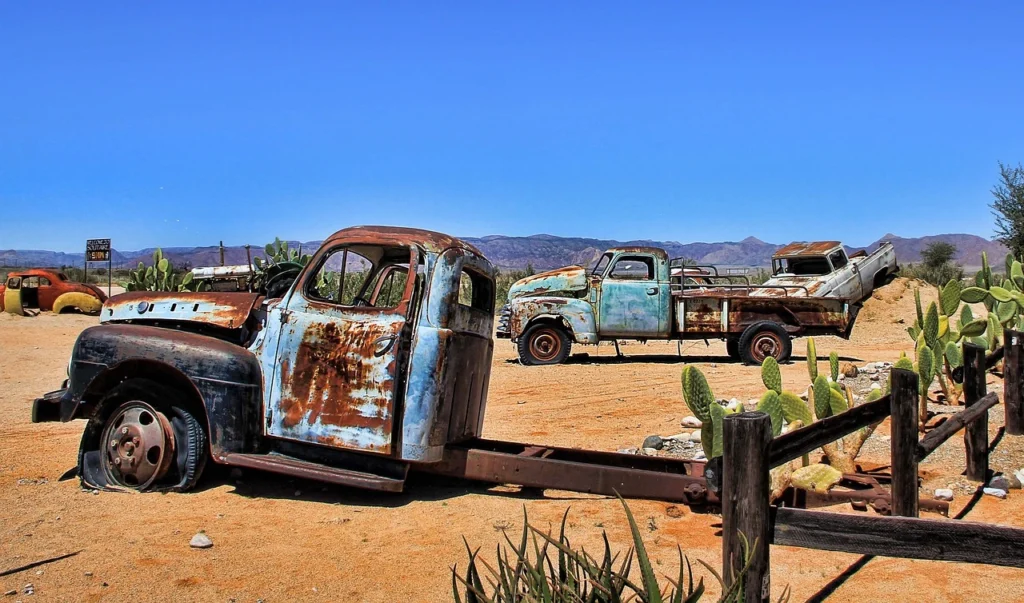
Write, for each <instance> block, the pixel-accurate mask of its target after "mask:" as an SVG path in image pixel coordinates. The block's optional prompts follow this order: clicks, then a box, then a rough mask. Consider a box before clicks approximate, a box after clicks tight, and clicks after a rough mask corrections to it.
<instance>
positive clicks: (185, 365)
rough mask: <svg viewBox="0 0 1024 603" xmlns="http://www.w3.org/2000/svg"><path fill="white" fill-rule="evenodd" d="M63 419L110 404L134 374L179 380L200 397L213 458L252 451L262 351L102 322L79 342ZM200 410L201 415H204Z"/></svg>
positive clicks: (188, 391)
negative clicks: (112, 395) (117, 388)
mask: <svg viewBox="0 0 1024 603" xmlns="http://www.w3.org/2000/svg"><path fill="white" fill-rule="evenodd" d="M68 372H69V375H68V376H69V380H68V389H67V391H66V392H65V393H64V395H63V397H62V399H61V420H62V421H70V420H72V419H76V418H87V419H88V418H93V417H94V416H97V418H99V415H102V414H103V413H106V412H109V411H110V410H112V409H104V408H100V405H99V403H100V401H101V400H102V399H103V397H104V396H105V394H106V393H107V392H108V391H110V390H111V389H112V388H114V387H115V386H117V384H119V383H121V382H123V381H125V380H126V379H131V378H134V377H141V378H146V379H151V380H155V381H159V382H161V383H163V384H165V385H169V386H171V387H174V388H175V389H177V390H178V391H180V392H182V393H183V394H185V395H186V396H187V397H188V398H189V399H190V400H192V401H193V402H194V410H195V411H196V416H197V419H198V420H199V421H200V422H202V423H203V424H204V425H205V427H206V429H207V434H208V435H209V441H210V452H211V456H212V458H213V459H214V460H215V461H218V460H219V456H221V455H222V454H224V453H227V452H251V451H252V449H253V448H254V446H255V442H256V439H257V437H258V434H257V433H256V431H257V430H258V429H259V426H260V419H259V417H260V405H261V403H262V374H261V371H260V368H259V363H258V361H257V360H256V357H255V356H254V355H253V354H252V353H251V352H249V351H248V350H246V349H245V348H241V347H239V346H235V345H232V344H229V343H227V342H224V341H221V340H219V339H215V338H213V337H209V336H206V335H198V334H195V333H188V332H182V331H172V330H170V329H164V328H160V327H150V326H141V325H113V324H107V325H100V326H96V327H90V328H88V329H86V330H85V331H83V332H82V334H81V335H80V336H79V338H78V341H77V342H75V351H74V353H73V355H72V362H71V366H70V367H69V371H68ZM200 415H201V416H200Z"/></svg>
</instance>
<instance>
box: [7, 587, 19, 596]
mask: <svg viewBox="0 0 1024 603" xmlns="http://www.w3.org/2000/svg"><path fill="white" fill-rule="evenodd" d="M16 594H18V589H16V588H12V589H11V590H9V591H7V592H5V593H4V596H5V597H13V596H14V595H16Z"/></svg>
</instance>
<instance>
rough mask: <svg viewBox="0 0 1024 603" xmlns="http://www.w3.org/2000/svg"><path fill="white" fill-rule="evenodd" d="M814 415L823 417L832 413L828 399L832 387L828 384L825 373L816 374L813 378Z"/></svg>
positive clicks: (830, 395)
mask: <svg viewBox="0 0 1024 603" xmlns="http://www.w3.org/2000/svg"><path fill="white" fill-rule="evenodd" d="M813 394H814V415H815V416H816V417H818V418H819V419H824V418H825V417H829V416H831V415H832V406H831V403H830V402H829V400H831V397H832V388H831V387H830V386H829V384H828V379H826V378H825V375H818V376H817V377H816V378H815V379H814V389H813Z"/></svg>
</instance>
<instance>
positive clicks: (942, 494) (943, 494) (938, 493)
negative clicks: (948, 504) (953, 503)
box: [935, 488, 953, 500]
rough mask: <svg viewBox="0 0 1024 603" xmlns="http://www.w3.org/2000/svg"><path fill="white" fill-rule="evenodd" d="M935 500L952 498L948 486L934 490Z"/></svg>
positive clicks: (951, 492)
mask: <svg viewBox="0 0 1024 603" xmlns="http://www.w3.org/2000/svg"><path fill="white" fill-rule="evenodd" d="M935 500H953V491H952V490H950V489H949V488H939V489H937V490H935Z"/></svg>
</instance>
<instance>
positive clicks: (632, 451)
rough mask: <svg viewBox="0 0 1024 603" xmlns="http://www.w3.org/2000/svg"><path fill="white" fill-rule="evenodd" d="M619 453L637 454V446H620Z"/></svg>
mask: <svg viewBox="0 0 1024 603" xmlns="http://www.w3.org/2000/svg"><path fill="white" fill-rule="evenodd" d="M619 454H636V448H619Z"/></svg>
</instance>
